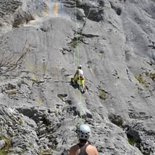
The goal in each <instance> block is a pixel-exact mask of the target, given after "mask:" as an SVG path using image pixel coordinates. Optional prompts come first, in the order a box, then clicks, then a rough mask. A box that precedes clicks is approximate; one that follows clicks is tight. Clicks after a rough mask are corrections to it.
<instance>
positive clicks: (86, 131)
mask: <svg viewBox="0 0 155 155" xmlns="http://www.w3.org/2000/svg"><path fill="white" fill-rule="evenodd" d="M90 135H91V129H90V127H89V126H88V125H87V124H82V125H80V127H79V131H78V138H79V141H81V142H86V141H88V139H89V137H90Z"/></svg>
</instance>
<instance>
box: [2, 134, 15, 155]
mask: <svg viewBox="0 0 155 155" xmlns="http://www.w3.org/2000/svg"><path fill="white" fill-rule="evenodd" d="M0 140H4V141H5V146H4V147H3V148H2V149H1V150H0V155H7V154H8V152H9V149H10V147H11V143H12V142H11V138H9V137H4V136H0Z"/></svg>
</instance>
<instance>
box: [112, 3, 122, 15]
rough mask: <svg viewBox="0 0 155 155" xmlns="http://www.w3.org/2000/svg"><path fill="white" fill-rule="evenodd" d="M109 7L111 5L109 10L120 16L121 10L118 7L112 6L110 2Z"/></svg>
mask: <svg viewBox="0 0 155 155" xmlns="http://www.w3.org/2000/svg"><path fill="white" fill-rule="evenodd" d="M110 5H111V8H112V9H113V10H114V11H115V12H116V14H117V15H118V16H120V15H121V14H122V9H121V8H120V7H116V6H114V5H113V4H112V3H111V2H110Z"/></svg>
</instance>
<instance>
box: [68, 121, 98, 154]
mask: <svg viewBox="0 0 155 155" xmlns="http://www.w3.org/2000/svg"><path fill="white" fill-rule="evenodd" d="M77 135H78V139H79V143H78V144H76V145H74V146H72V147H71V149H70V151H69V155H81V154H87V155H98V151H97V149H96V147H95V146H93V145H91V144H90V142H89V141H88V140H89V138H90V135H91V129H90V127H89V125H87V124H82V125H80V126H79V128H78V134H77Z"/></svg>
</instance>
